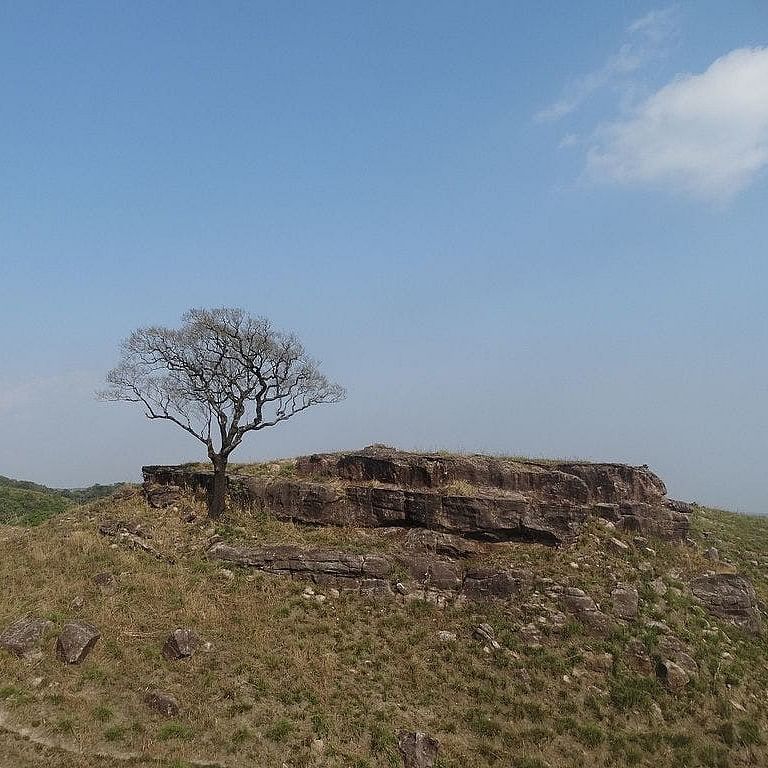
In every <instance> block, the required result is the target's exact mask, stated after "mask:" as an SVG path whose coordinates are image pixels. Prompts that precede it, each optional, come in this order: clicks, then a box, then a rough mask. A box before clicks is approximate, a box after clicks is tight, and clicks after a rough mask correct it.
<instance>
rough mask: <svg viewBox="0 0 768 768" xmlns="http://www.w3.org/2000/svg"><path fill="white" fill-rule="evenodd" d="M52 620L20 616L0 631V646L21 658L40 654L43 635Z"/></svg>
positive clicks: (29, 657)
mask: <svg viewBox="0 0 768 768" xmlns="http://www.w3.org/2000/svg"><path fill="white" fill-rule="evenodd" d="M50 626H52V622H50V621H48V620H47V619H41V618H38V617H35V616H22V617H21V618H20V619H16V621H14V622H13V623H12V624H9V625H8V626H7V627H6V628H5V629H4V630H3V631H2V633H0V648H4V649H5V650H6V651H10V652H11V653H13V654H14V655H16V656H18V657H19V658H23V659H31V658H34V657H35V656H39V655H40V651H39V646H40V643H41V642H42V640H43V635H44V634H45V631H46V630H47V629H48V627H50Z"/></svg>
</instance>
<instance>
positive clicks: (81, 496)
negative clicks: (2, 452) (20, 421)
mask: <svg viewBox="0 0 768 768" xmlns="http://www.w3.org/2000/svg"><path fill="white" fill-rule="evenodd" d="M120 485H121V483H115V484H114V485H100V484H97V485H91V486H89V487H88V488H48V487H47V486H45V485H40V484H39V483H33V482H31V481H29V480H14V479H12V478H10V477H4V476H3V475H0V524H5V525H9V524H10V525H37V524H38V523H41V522H43V520H47V519H48V518H49V517H53V516H54V515H58V514H60V513H61V512H63V511H64V510H65V509H66V508H67V507H68V506H70V505H72V504H85V503H87V502H90V501H95V500H96V499H100V498H102V497H104V496H109V495H110V494H111V493H113V492H114V491H115V490H116V489H117V488H119V487H120Z"/></svg>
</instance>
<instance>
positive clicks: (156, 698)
mask: <svg viewBox="0 0 768 768" xmlns="http://www.w3.org/2000/svg"><path fill="white" fill-rule="evenodd" d="M144 703H145V704H146V705H147V706H148V707H149V708H150V709H153V710H155V712H159V713H160V714H161V715H165V716H166V717H176V715H178V714H179V711H180V708H179V702H178V701H177V700H176V698H175V697H174V696H172V695H171V694H170V693H166V692H165V691H159V690H153V691H148V692H147V693H146V695H145V696H144Z"/></svg>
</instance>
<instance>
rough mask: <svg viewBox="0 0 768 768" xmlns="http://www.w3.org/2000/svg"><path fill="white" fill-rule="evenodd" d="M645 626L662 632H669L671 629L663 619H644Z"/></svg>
mask: <svg viewBox="0 0 768 768" xmlns="http://www.w3.org/2000/svg"><path fill="white" fill-rule="evenodd" d="M645 626H646V627H648V629H655V630H658V631H659V632H661V633H662V634H665V635H666V634H669V633H670V632H671V631H672V630H671V629H670V628H669V625H667V624H665V623H664V622H663V621H656V620H653V621H646V622H645Z"/></svg>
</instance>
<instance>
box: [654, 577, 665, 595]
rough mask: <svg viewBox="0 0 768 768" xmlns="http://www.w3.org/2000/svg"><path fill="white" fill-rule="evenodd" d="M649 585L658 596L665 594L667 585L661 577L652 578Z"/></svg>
mask: <svg viewBox="0 0 768 768" xmlns="http://www.w3.org/2000/svg"><path fill="white" fill-rule="evenodd" d="M650 587H651V589H652V590H653V591H654V592H655V593H656V594H657V595H658V596H659V597H664V595H666V594H667V590H668V587H667V585H666V583H665V582H664V579H662V578H661V577H659V578H657V579H654V580H653V581H652V582H651V583H650Z"/></svg>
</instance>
